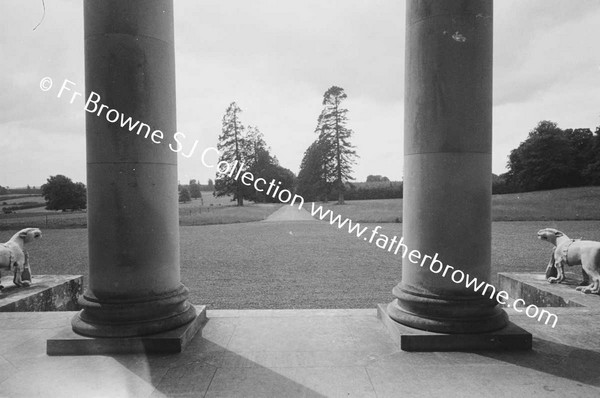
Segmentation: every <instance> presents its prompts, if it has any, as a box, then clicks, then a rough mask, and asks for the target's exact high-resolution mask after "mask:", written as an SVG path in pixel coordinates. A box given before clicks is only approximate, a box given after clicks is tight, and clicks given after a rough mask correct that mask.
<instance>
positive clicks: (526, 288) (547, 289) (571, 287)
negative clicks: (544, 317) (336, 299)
mask: <svg viewBox="0 0 600 398" xmlns="http://www.w3.org/2000/svg"><path fill="white" fill-rule="evenodd" d="M579 282H580V280H575V279H571V278H567V279H565V280H564V281H563V282H561V283H548V281H546V276H545V274H543V273H513V272H500V273H498V287H499V290H504V291H506V292H507V293H508V294H509V296H510V297H512V298H522V299H523V300H525V302H526V303H527V304H528V305H529V304H535V305H537V306H538V307H591V308H598V307H600V296H599V295H597V294H584V293H581V292H579V291H577V290H575V288H576V287H577V286H579Z"/></svg>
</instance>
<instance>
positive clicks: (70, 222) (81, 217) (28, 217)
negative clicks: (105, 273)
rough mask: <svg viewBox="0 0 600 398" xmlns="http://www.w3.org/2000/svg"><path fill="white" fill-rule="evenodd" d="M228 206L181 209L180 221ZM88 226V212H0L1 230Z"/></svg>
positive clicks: (215, 211)
mask: <svg viewBox="0 0 600 398" xmlns="http://www.w3.org/2000/svg"><path fill="white" fill-rule="evenodd" d="M226 207H227V206H214V207H210V206H206V207H193V208H183V209H179V218H180V221H184V222H185V221H187V219H188V218H190V217H194V216H196V217H197V216H198V215H199V214H209V213H217V212H218V210H219V209H224V208H226ZM29 227H33V228H51V229H59V228H86V227H87V213H86V212H81V211H80V212H73V213H58V212H57V213H39V212H38V213H33V212H32V213H27V212H20V213H10V214H0V231H7V230H15V229H16V230H18V229H23V228H29Z"/></svg>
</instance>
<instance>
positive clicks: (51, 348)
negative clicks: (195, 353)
mask: <svg viewBox="0 0 600 398" xmlns="http://www.w3.org/2000/svg"><path fill="white" fill-rule="evenodd" d="M196 313H197V314H198V315H197V316H196V318H194V320H193V321H192V322H189V323H187V324H185V325H183V326H180V327H179V328H177V329H173V330H169V331H167V332H162V333H157V334H152V335H147V336H140V337H124V338H92V337H85V336H82V335H80V334H77V333H75V332H73V331H72V330H65V331H63V332H61V333H59V334H58V335H56V336H54V337H53V338H51V339H48V340H47V341H46V354H48V355H50V356H54V355H57V356H58V355H103V354H114V355H118V354H138V353H145V354H175V353H180V352H183V350H184V349H185V347H186V346H187V345H188V343H189V342H190V341H191V340H192V339H193V338H194V336H195V335H196V334H198V336H200V335H201V334H202V333H201V330H202V327H203V326H204V324H205V323H206V320H207V319H206V309H205V307H204V306H197V307H196Z"/></svg>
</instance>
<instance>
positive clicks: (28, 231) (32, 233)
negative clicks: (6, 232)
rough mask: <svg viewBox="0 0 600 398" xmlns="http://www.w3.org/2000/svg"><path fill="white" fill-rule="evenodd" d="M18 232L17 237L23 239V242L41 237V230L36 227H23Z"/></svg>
mask: <svg viewBox="0 0 600 398" xmlns="http://www.w3.org/2000/svg"><path fill="white" fill-rule="evenodd" d="M18 234H19V238H21V239H22V240H23V243H29V242H32V241H34V240H35V239H38V238H41V237H42V231H40V230H39V229H38V228H25V229H22V230H20V231H19V232H18Z"/></svg>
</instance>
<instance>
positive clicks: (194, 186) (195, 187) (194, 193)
mask: <svg viewBox="0 0 600 398" xmlns="http://www.w3.org/2000/svg"><path fill="white" fill-rule="evenodd" d="M188 189H189V191H190V195H191V197H192V198H194V199H198V198H201V197H202V192H200V184H198V182H197V181H196V180H190V184H189V188H188Z"/></svg>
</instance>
